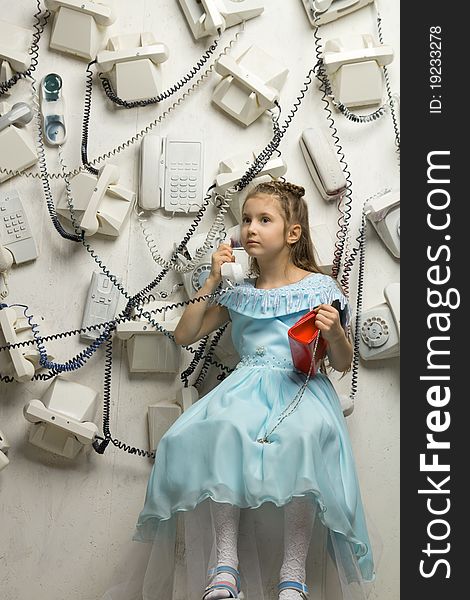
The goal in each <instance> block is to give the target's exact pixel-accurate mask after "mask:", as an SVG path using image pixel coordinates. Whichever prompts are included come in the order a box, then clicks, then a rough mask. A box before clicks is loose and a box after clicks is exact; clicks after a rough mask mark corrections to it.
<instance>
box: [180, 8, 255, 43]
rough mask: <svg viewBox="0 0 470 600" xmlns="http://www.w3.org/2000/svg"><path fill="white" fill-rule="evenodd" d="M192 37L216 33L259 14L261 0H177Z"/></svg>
mask: <svg viewBox="0 0 470 600" xmlns="http://www.w3.org/2000/svg"><path fill="white" fill-rule="evenodd" d="M179 2H180V5H181V8H182V10H183V13H184V16H185V17H186V19H187V21H188V24H189V27H190V29H191V32H192V34H193V36H194V39H196V40H198V39H200V38H202V37H205V36H208V35H217V31H220V32H221V33H222V32H224V31H225V29H226V28H227V27H233V25H237V24H238V23H241V22H242V21H248V19H253V17H257V16H258V15H260V14H261V13H262V12H263V10H264V6H263V1H262V0H179Z"/></svg>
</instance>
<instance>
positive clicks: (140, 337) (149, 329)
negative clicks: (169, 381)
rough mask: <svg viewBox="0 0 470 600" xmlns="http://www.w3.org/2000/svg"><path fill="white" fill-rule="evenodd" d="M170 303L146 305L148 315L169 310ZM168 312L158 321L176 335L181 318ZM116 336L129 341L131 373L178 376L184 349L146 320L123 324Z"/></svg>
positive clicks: (118, 328)
mask: <svg viewBox="0 0 470 600" xmlns="http://www.w3.org/2000/svg"><path fill="white" fill-rule="evenodd" d="M165 306H166V303H165V302H162V301H161V300H155V301H154V302H150V303H149V304H146V305H145V312H150V311H152V310H154V309H156V308H165ZM166 312H167V311H163V313H158V315H157V317H154V318H155V320H156V321H157V323H159V324H160V325H161V326H162V327H163V328H164V329H166V331H169V332H171V333H173V332H174V331H175V329H176V326H177V325H178V322H179V316H174V315H173V314H171V312H172V311H168V312H169V313H170V315H169V316H167V315H166ZM116 335H117V336H118V338H120V339H121V340H125V341H126V347H127V358H128V363H129V371H130V372H131V373H176V372H177V371H178V368H179V360H180V352H181V351H180V347H179V346H177V345H176V344H175V343H174V342H173V341H172V340H171V339H169V338H168V337H167V336H166V335H164V334H163V333H161V332H160V331H157V329H155V327H154V326H153V325H152V324H151V323H149V322H148V321H147V320H146V319H145V317H140V318H139V319H138V320H135V321H128V322H126V323H119V324H118V326H117V328H116Z"/></svg>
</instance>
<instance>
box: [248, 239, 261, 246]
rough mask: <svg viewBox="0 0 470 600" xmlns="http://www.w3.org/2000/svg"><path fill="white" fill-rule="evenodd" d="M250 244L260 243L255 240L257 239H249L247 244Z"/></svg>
mask: <svg viewBox="0 0 470 600" xmlns="http://www.w3.org/2000/svg"><path fill="white" fill-rule="evenodd" d="M248 244H259V242H255V240H248V241H247V245H248Z"/></svg>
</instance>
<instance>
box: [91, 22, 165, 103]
mask: <svg viewBox="0 0 470 600" xmlns="http://www.w3.org/2000/svg"><path fill="white" fill-rule="evenodd" d="M167 59H168V47H167V46H166V45H165V44H162V43H157V41H156V39H155V36H154V35H153V33H151V32H149V31H145V32H143V33H128V34H126V35H116V36H114V37H111V38H109V40H108V44H107V46H106V50H102V51H101V52H99V53H98V56H97V57H96V60H97V63H98V65H97V66H98V69H99V70H100V71H102V72H103V73H106V74H107V76H108V77H109V79H110V80H111V82H112V84H113V87H114V90H115V91H116V94H117V96H118V97H119V98H121V99H122V100H125V101H127V102H133V101H136V100H146V99H148V98H154V97H155V96H158V94H160V93H161V92H162V77H161V67H160V65H161V63H163V62H164V61H166V60H167Z"/></svg>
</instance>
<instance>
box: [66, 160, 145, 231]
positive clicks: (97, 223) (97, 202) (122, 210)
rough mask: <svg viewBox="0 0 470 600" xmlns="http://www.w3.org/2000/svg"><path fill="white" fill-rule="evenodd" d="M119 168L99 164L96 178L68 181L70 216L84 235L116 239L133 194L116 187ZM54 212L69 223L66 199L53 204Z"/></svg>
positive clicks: (83, 175)
mask: <svg viewBox="0 0 470 600" xmlns="http://www.w3.org/2000/svg"><path fill="white" fill-rule="evenodd" d="M118 181H119V169H118V168H117V167H116V166H115V165H110V164H107V165H103V166H102V167H101V169H100V170H99V174H98V178H97V177H96V176H95V175H91V174H90V173H83V172H82V173H79V174H78V175H77V176H76V177H74V178H73V179H71V180H70V187H71V191H72V197H73V206H74V215H75V219H76V220H77V221H78V224H79V226H80V227H81V228H82V229H83V230H84V231H85V236H91V235H94V234H95V233H101V234H103V235H109V236H112V237H117V236H118V235H119V233H120V232H121V229H122V227H123V225H124V223H125V221H126V219H127V217H128V215H129V213H130V211H131V209H132V206H133V204H134V200H135V193H134V192H132V191H131V190H128V189H126V188H124V187H122V186H120V185H118ZM57 213H58V214H59V215H61V216H63V217H65V218H66V219H67V220H69V221H70V220H71V215H70V210H69V206H68V203H67V196H66V195H64V196H63V197H62V198H61V199H60V200H59V202H58V204H57Z"/></svg>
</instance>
